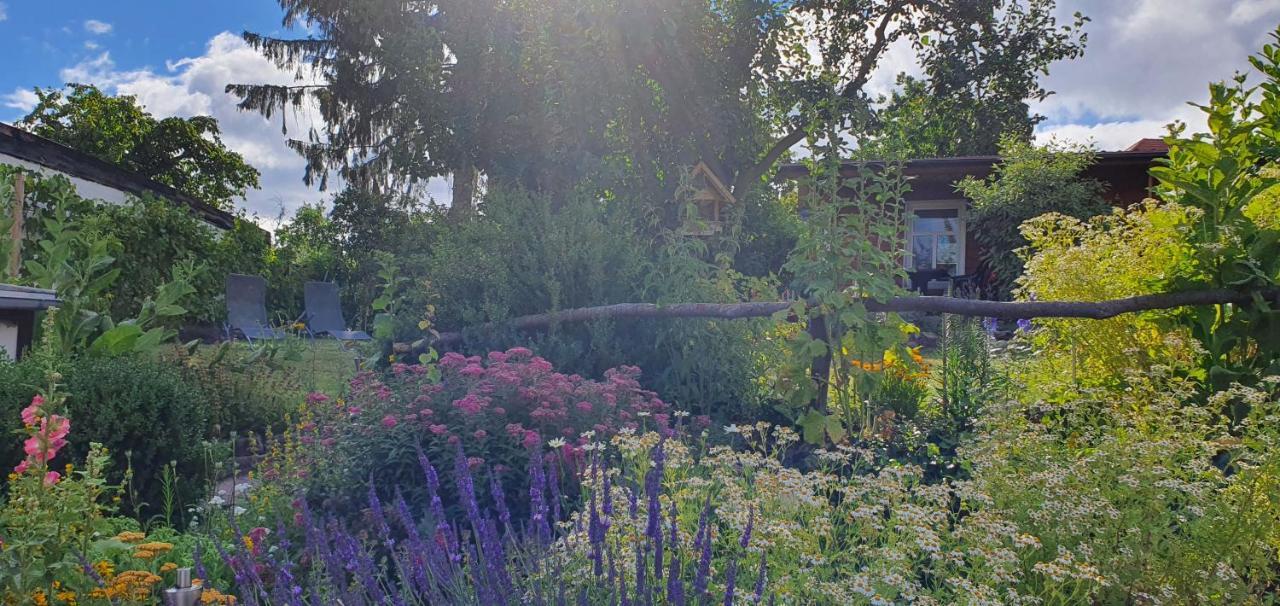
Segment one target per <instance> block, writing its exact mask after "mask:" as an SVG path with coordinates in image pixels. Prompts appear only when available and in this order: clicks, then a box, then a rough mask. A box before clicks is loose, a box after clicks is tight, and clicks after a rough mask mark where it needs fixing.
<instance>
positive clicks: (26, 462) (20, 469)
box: [13, 459, 31, 475]
mask: <svg viewBox="0 0 1280 606" xmlns="http://www.w3.org/2000/svg"><path fill="white" fill-rule="evenodd" d="M28 467H31V460H30V459H23V460H22V462H21V463H18V465H17V466H16V467H14V468H13V473H16V474H18V475H22V474H24V473H26V472H27V468H28Z"/></svg>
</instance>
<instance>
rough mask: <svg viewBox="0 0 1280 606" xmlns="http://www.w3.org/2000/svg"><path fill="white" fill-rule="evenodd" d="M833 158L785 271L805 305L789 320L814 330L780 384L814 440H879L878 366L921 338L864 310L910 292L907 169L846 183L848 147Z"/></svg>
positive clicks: (803, 336) (793, 346)
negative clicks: (904, 246) (904, 282)
mask: <svg viewBox="0 0 1280 606" xmlns="http://www.w3.org/2000/svg"><path fill="white" fill-rule="evenodd" d="M829 140H836V139H829ZM823 151H824V154H823V156H822V160H820V161H819V162H814V163H813V165H812V166H811V168H810V174H811V175H814V176H812V177H810V180H809V182H808V192H809V195H808V196H807V197H806V198H805V199H803V200H801V204H802V205H804V207H805V208H806V209H807V211H808V215H807V218H806V219H805V221H804V224H803V226H802V228H801V232H800V237H799V240H798V241H797V243H796V247H795V249H794V250H792V252H791V255H790V256H789V257H788V259H787V263H786V265H785V267H784V268H785V270H786V271H787V272H788V273H789V274H791V275H792V276H793V280H794V282H793V283H794V288H795V289H796V290H797V291H798V292H799V294H801V295H802V296H804V297H805V300H804V301H797V302H796V304H795V305H794V306H792V308H791V309H790V310H789V311H788V313H789V314H794V316H795V317H797V318H798V319H799V320H800V321H806V322H808V324H809V330H808V331H806V332H801V331H796V332H794V333H792V334H791V336H790V339H789V343H788V345H789V347H790V352H791V353H790V360H789V362H790V364H789V365H787V366H784V367H783V368H782V369H781V372H780V373H779V375H778V377H777V378H776V380H775V381H776V385H777V386H778V389H779V390H780V391H781V393H783V394H784V395H785V397H786V398H787V399H788V400H789V404H790V405H791V414H792V416H793V417H794V418H797V419H798V422H799V423H800V424H801V426H802V427H803V428H804V430H805V431H804V437H805V440H806V441H809V442H812V443H815V444H821V443H823V442H825V441H826V440H827V439H830V440H831V441H832V442H836V443H839V442H841V441H843V440H844V437H845V436H846V435H849V434H851V433H854V432H859V431H860V432H862V433H863V434H864V435H869V434H870V432H871V431H872V430H873V425H874V417H875V413H876V411H875V410H873V408H872V406H871V405H870V402H869V401H868V400H867V399H866V397H867V395H868V394H869V393H871V392H873V391H874V390H875V385H876V382H877V377H876V376H875V375H874V374H873V372H872V367H871V366H870V365H871V364H874V363H879V361H880V360H882V359H883V358H884V357H885V355H886V352H888V353H889V355H896V356H898V357H906V352H905V350H904V346H905V342H906V336H907V335H908V334H909V333H910V332H911V331H913V330H914V327H911V326H910V325H907V324H905V323H903V322H902V320H901V319H900V318H899V317H898V316H897V315H896V314H873V313H871V312H869V311H868V310H867V307H866V304H865V303H864V302H863V299H864V298H869V299H873V300H881V301H882V300H886V299H888V298H890V297H892V296H894V295H896V294H897V293H898V292H899V291H900V290H901V289H900V287H899V286H898V281H899V280H901V279H902V278H903V276H904V275H905V274H904V272H903V268H902V262H901V252H900V251H899V250H898V247H897V244H896V242H898V240H899V237H900V235H901V234H902V231H903V208H904V207H903V203H902V198H903V195H904V194H905V193H906V192H907V191H908V189H909V186H908V185H907V182H906V180H905V179H904V178H903V177H902V172H901V167H900V166H898V165H895V164H889V165H886V166H884V167H882V168H875V169H873V168H866V167H864V168H862V169H860V173H859V174H857V175H855V176H851V177H845V176H842V175H840V173H839V170H840V168H839V157H840V149H839V147H838V146H832V147H828V148H826V149H824V150H823ZM885 243H895V244H891V245H885ZM780 315H783V314H780ZM824 358H827V359H829V360H830V368H828V369H826V372H825V373H823V372H822V368H821V363H820V362H819V361H820V360H822V359H824ZM812 368H818V370H817V371H813V370H811V369H812ZM814 402H816V403H817V404H818V406H811V405H810V404H811V403H814ZM824 403H825V404H826V405H825V406H823V404H824ZM797 410H798V412H797Z"/></svg>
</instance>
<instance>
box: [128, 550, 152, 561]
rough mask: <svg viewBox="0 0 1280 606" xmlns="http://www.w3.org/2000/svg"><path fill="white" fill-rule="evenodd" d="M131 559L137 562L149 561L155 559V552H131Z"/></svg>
mask: <svg viewBox="0 0 1280 606" xmlns="http://www.w3.org/2000/svg"><path fill="white" fill-rule="evenodd" d="M133 557H135V558H138V559H139V560H150V559H151V558H154V557H156V552H154V551H151V550H149V549H139V550H137V551H135V552H133Z"/></svg>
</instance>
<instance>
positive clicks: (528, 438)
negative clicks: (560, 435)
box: [522, 430, 542, 448]
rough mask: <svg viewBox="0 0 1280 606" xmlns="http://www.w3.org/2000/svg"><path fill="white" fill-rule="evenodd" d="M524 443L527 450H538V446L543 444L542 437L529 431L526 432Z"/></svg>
mask: <svg viewBox="0 0 1280 606" xmlns="http://www.w3.org/2000/svg"><path fill="white" fill-rule="evenodd" d="M522 443H523V444H524V447H525V448H537V447H538V445H540V444H542V437H541V436H539V435H538V432H536V431H533V430H529V431H526V432H524V440H523V442H522Z"/></svg>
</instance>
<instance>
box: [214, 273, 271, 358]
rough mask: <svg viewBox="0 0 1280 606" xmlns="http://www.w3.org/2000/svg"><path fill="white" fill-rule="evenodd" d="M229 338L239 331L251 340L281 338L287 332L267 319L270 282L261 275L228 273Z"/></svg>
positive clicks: (227, 326)
mask: <svg viewBox="0 0 1280 606" xmlns="http://www.w3.org/2000/svg"><path fill="white" fill-rule="evenodd" d="M225 329H226V332H227V338H228V339H235V336H236V333H237V332H238V333H240V334H242V335H244V338H245V339H246V340H248V341H249V342H250V343H252V342H253V340H254V339H281V338H284V332H283V331H280V330H276V329H274V328H272V327H271V323H270V322H269V321H268V320H267V281H266V280H263V279H262V277H260V276H246V275H243V274H228V275H227V323H226V325H225Z"/></svg>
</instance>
